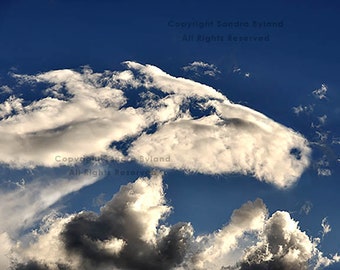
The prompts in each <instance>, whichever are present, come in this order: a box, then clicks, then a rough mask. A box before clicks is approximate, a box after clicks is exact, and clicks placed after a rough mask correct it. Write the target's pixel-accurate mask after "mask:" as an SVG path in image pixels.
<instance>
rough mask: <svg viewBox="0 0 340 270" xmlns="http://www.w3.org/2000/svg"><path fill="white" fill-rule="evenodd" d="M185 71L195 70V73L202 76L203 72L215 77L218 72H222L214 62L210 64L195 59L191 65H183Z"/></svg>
mask: <svg viewBox="0 0 340 270" xmlns="http://www.w3.org/2000/svg"><path fill="white" fill-rule="evenodd" d="M183 70H184V71H191V72H194V74H195V75H197V76H200V75H201V74H203V75H207V76H211V77H215V76H216V75H217V74H220V73H221V71H219V70H218V68H217V67H216V66H215V65H213V64H208V63H204V62H200V61H194V62H192V63H190V64H189V65H187V66H185V67H183Z"/></svg>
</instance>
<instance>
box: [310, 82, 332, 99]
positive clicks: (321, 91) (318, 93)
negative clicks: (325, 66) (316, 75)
mask: <svg viewBox="0 0 340 270" xmlns="http://www.w3.org/2000/svg"><path fill="white" fill-rule="evenodd" d="M327 90H328V87H327V85H326V84H324V83H323V84H321V87H320V88H318V89H316V90H314V91H313V92H312V93H313V95H314V96H315V98H317V99H327V97H326V93H327Z"/></svg>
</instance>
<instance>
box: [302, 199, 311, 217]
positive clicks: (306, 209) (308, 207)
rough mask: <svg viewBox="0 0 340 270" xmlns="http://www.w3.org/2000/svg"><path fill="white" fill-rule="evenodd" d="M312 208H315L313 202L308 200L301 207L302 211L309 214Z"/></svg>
mask: <svg viewBox="0 0 340 270" xmlns="http://www.w3.org/2000/svg"><path fill="white" fill-rule="evenodd" d="M312 208H313V204H312V202H310V201H306V202H305V203H304V204H303V205H302V207H301V209H300V213H302V212H303V213H305V214H306V215H308V214H309V213H310V211H311V210H312Z"/></svg>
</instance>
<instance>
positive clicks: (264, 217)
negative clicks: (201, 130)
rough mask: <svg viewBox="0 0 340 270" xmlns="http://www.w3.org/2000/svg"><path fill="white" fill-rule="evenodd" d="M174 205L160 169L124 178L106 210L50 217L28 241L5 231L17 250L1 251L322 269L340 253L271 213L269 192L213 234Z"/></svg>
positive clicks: (36, 258) (72, 269)
mask: <svg viewBox="0 0 340 270" xmlns="http://www.w3.org/2000/svg"><path fill="white" fill-rule="evenodd" d="M171 211H173V209H172V207H171V206H170V205H169V204H168V203H167V201H166V198H165V192H164V188H163V183H162V173H160V172H154V173H153V174H152V175H151V177H150V178H147V177H142V178H138V179H137V180H136V181H135V182H133V183H129V184H127V185H124V186H122V187H121V188H120V190H119V192H118V193H116V194H115V195H114V196H113V197H112V199H111V200H110V201H109V202H107V203H106V204H105V205H104V206H103V207H102V208H101V209H100V212H99V213H94V212H89V211H82V212H79V213H75V214H71V215H66V216H58V215H57V216H56V215H49V216H47V217H45V219H44V220H43V223H42V224H41V226H40V227H39V228H38V229H36V230H35V231H34V232H33V233H32V234H30V235H29V236H26V239H27V238H29V239H30V241H26V243H23V242H17V243H11V240H10V239H9V238H8V237H7V236H6V235H4V234H2V235H0V237H1V240H2V242H3V243H5V245H3V246H2V247H1V248H2V251H4V254H9V255H5V256H4V258H5V259H6V258H8V257H9V258H10V260H7V261H6V260H4V259H3V258H2V257H0V262H1V263H2V265H1V267H2V269H4V267H5V266H6V265H7V266H8V265H10V266H11V267H12V268H13V269H26V270H27V269H44V270H52V269H53V270H55V269H59V270H60V269H68V270H76V269H84V270H90V269H98V270H106V269H122V270H123V269H138V270H141V269H149V270H152V269H157V270H170V269H174V270H192V269H196V270H197V269H211V270H219V269H307V268H305V267H307V266H312V267H314V268H313V269H318V267H319V266H320V267H321V266H324V265H326V264H327V265H330V264H332V263H333V262H335V261H336V260H337V259H338V256H337V255H335V256H333V257H331V258H328V257H325V256H324V255H323V254H322V252H321V251H319V250H318V248H317V245H318V244H319V243H320V240H319V239H315V241H313V240H312V239H311V238H309V237H308V236H307V235H306V233H305V232H302V231H301V230H300V228H299V227H298V223H297V222H296V221H294V220H293V219H292V218H291V217H290V215H289V214H288V213H287V212H284V211H277V212H275V213H274V214H273V215H271V216H269V214H268V210H267V208H266V206H265V205H264V203H263V202H262V200H261V199H257V200H255V201H254V202H246V203H245V204H244V205H243V206H241V207H240V208H239V209H237V210H235V211H234V212H233V214H232V216H231V218H230V221H229V222H228V223H227V225H225V226H224V227H222V228H221V229H220V230H218V231H216V232H214V233H211V234H206V235H198V236H197V235H195V233H194V228H193V227H192V225H191V224H190V223H188V222H180V223H177V224H174V225H169V224H167V223H166V218H167V217H168V215H169V214H170V213H171ZM244 250H245V251H244ZM6 252H7V253H6ZM255 267H258V268H255ZM261 267H262V268H261ZM266 267H267V268H266ZM268 267H269V268H268ZM270 267H272V268H270ZM274 267H279V268H274Z"/></svg>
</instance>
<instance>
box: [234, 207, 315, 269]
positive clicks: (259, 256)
mask: <svg viewBox="0 0 340 270" xmlns="http://www.w3.org/2000/svg"><path fill="white" fill-rule="evenodd" d="M297 224H298V223H297V222H295V221H294V220H292V219H291V217H290V215H289V214H288V213H287V212H283V211H277V212H275V213H274V214H273V215H272V217H271V218H270V219H268V220H267V222H266V224H265V228H264V230H263V232H262V234H261V236H260V238H261V241H260V242H258V243H257V244H256V245H255V246H253V247H251V248H249V249H248V251H247V252H246V254H245V256H244V262H242V263H241V269H242V270H246V269H283V270H288V269H291V270H293V269H301V270H302V269H309V267H308V261H309V260H310V259H311V258H312V257H313V252H314V248H315V247H314V245H313V243H312V242H311V241H310V239H309V238H308V236H307V235H306V233H304V232H301V231H300V229H299V227H298V225H297Z"/></svg>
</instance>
